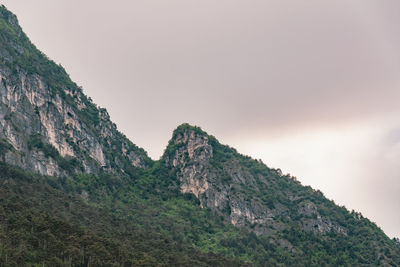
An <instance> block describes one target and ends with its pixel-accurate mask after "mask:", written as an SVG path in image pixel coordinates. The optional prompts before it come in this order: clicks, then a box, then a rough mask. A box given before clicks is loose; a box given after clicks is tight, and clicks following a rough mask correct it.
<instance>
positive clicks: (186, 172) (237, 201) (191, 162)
mask: <svg viewBox="0 0 400 267" xmlns="http://www.w3.org/2000/svg"><path fill="white" fill-rule="evenodd" d="M163 161H164V164H166V165H167V166H169V167H170V168H172V169H174V170H176V176H177V179H178V180H179V184H180V191H181V192H182V193H190V194H193V195H195V196H196V197H197V198H198V199H199V201H200V205H201V206H202V207H208V208H210V209H212V210H214V211H215V212H217V213H218V214H220V215H221V216H223V217H225V219H227V220H228V221H229V222H230V223H232V224H234V225H237V226H241V227H246V228H249V229H251V230H253V231H255V232H256V233H257V234H273V233H275V232H277V231H280V230H282V229H283V228H285V224H284V223H282V220H285V219H291V218H292V217H295V216H296V217H298V218H301V220H298V222H299V225H298V227H299V228H301V229H303V230H305V231H308V232H313V233H316V234H324V233H328V232H330V231H331V230H333V231H336V232H338V233H342V234H346V230H345V229H344V228H343V227H341V226H340V225H338V224H335V223H334V222H332V220H331V219H330V218H329V217H326V216H323V215H321V213H320V212H319V208H318V207H317V205H315V204H314V203H313V202H312V201H310V200H309V199H307V198H304V197H302V196H301V194H299V193H296V190H297V189H298V188H301V187H302V186H301V185H300V184H299V183H298V182H297V181H296V180H295V179H294V178H292V177H290V176H284V175H282V173H281V171H280V170H274V169H271V168H268V167H267V166H266V165H264V164H263V163H262V162H260V161H258V160H254V159H251V158H250V157H247V156H243V155H241V154H239V153H238V152H237V151H236V150H235V149H233V148H230V147H228V146H225V145H222V144H220V143H219V142H218V141H217V140H216V139H215V137H213V136H210V135H208V134H207V133H206V132H204V131H203V130H201V129H200V128H199V127H195V126H191V125H189V124H183V125H181V126H179V127H178V128H177V129H176V130H175V131H174V134H173V137H172V139H171V141H170V143H169V146H168V148H167V149H166V152H165V155H164V157H163ZM282 185H285V186H282ZM278 188H279V189H278ZM313 194H318V193H317V192H313ZM294 203H296V204H294ZM293 205H296V207H297V208H296V209H292V207H293Z"/></svg>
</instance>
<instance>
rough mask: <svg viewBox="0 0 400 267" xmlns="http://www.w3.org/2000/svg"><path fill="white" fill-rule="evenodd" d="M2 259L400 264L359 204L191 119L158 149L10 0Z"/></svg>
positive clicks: (4, 36) (3, 73)
mask: <svg viewBox="0 0 400 267" xmlns="http://www.w3.org/2000/svg"><path fill="white" fill-rule="evenodd" d="M0 77H1V83H0V99H1V100H0V159H1V160H0V266H39V265H40V266H400V245H399V243H398V241H396V240H391V239H390V238H388V237H387V236H386V235H385V234H384V233H383V231H382V230H381V229H380V228H379V227H378V226H376V225H375V224H374V223H372V222H370V221H369V220H368V219H367V218H364V217H363V216H362V215H361V214H360V213H357V212H354V211H352V212H349V211H348V210H346V209H345V208H344V207H339V206H337V205H335V203H334V202H333V201H331V200H328V199H327V198H325V197H324V195H323V194H322V193H321V192H320V191H316V190H313V189H312V188H310V187H305V186H302V185H301V184H300V183H299V182H298V181H297V180H296V179H295V178H294V177H291V176H289V175H283V174H282V172H281V171H280V170H279V169H272V168H269V167H268V166H266V165H265V164H264V163H262V162H261V161H258V160H254V159H252V158H250V157H247V156H244V155H241V154H239V153H238V152H237V151H236V150H235V149H233V148H231V147H229V146H225V145H222V144H221V143H219V142H218V140H217V139H216V138H215V137H213V136H210V135H208V134H207V133H206V132H204V131H203V130H201V129H200V128H199V127H195V126H191V125H188V124H182V125H181V126H179V127H178V128H177V129H176V130H175V131H174V133H173V135H172V138H171V140H170V141H169V143H168V146H167V147H166V149H165V152H164V154H163V156H162V157H161V159H160V160H158V161H153V160H151V159H150V158H149V157H148V156H147V154H146V152H145V151H144V150H143V149H141V148H139V147H137V146H136V145H134V144H133V143H132V142H131V141H130V140H128V139H127V138H126V137H125V136H124V135H123V134H122V133H120V132H119V131H118V130H117V127H116V125H115V124H114V123H112V122H111V121H110V119H109V116H108V114H107V111H106V110H105V109H102V108H99V107H97V106H96V105H95V104H94V103H93V102H92V101H91V100H90V98H88V97H86V96H85V95H84V94H83V91H82V88H80V87H79V86H77V85H76V84H75V83H73V82H72V81H71V80H70V78H69V76H68V75H67V73H66V72H65V70H64V69H63V68H62V67H61V66H59V65H57V64H55V63H54V62H52V61H51V60H50V59H48V58H47V57H46V56H45V55H44V54H42V53H41V52H40V51H39V50H37V49H36V48H35V46H34V45H33V44H32V43H31V42H30V41H29V39H28V38H27V36H26V35H25V34H24V33H23V31H22V29H21V28H20V26H19V25H18V21H17V18H16V16H15V15H13V14H12V13H11V12H9V11H8V10H7V9H6V8H5V7H4V6H2V7H0Z"/></svg>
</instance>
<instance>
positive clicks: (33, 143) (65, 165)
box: [28, 134, 83, 173]
mask: <svg viewBox="0 0 400 267" xmlns="http://www.w3.org/2000/svg"><path fill="white" fill-rule="evenodd" d="M28 148H29V149H30V150H33V149H36V150H40V151H42V152H43V153H44V155H45V157H47V158H52V159H54V160H55V161H56V162H57V163H58V165H59V166H60V168H62V169H63V170H65V171H67V172H68V173H73V172H74V171H76V170H77V169H79V170H82V169H83V166H82V164H81V163H80V161H79V160H78V159H76V158H70V159H66V158H63V157H62V156H61V155H60V153H58V150H57V149H56V148H55V147H54V146H53V145H51V144H49V143H46V142H45V141H44V140H43V137H42V136H41V135H40V134H34V135H31V136H30V137H29V140H28Z"/></svg>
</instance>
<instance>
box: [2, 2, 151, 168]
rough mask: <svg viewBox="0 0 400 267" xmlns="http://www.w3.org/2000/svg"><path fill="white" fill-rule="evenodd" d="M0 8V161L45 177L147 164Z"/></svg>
mask: <svg viewBox="0 0 400 267" xmlns="http://www.w3.org/2000/svg"><path fill="white" fill-rule="evenodd" d="M0 11H1V12H0V16H1V17H2V19H3V20H4V21H5V22H6V24H5V25H2V28H1V29H0V30H1V31H2V32H1V33H2V34H1V37H2V40H1V45H0V46H1V47H0V48H1V49H0V138H1V139H3V141H5V142H8V143H9V144H11V145H12V148H13V149H12V150H9V151H7V152H5V156H4V160H5V161H6V162H7V163H10V164H12V165H16V166H20V167H23V168H25V169H29V170H34V171H36V172H38V173H40V174H45V175H68V174H70V173H74V172H87V173H95V172H99V171H108V172H115V173H120V172H121V171H123V169H124V168H125V169H126V166H125V165H127V164H128V162H129V164H130V165H132V166H134V167H142V168H146V167H148V166H149V165H150V164H151V160H150V159H149V158H148V157H147V154H146V152H145V151H144V150H143V149H140V148H138V147H136V146H135V145H134V144H132V143H131V142H130V141H129V140H128V139H127V138H126V137H125V136H124V135H123V134H121V133H120V132H119V131H118V130H117V128H116V126H115V124H114V123H112V122H111V121H110V118H109V115H108V113H107V111H106V110H105V109H100V108H98V107H97V106H96V105H95V104H93V103H92V101H91V100H90V99H88V98H87V97H86V96H85V95H84V94H83V93H82V90H81V88H79V87H78V86H77V85H76V84H75V83H73V82H72V81H71V80H70V79H69V77H68V75H67V74H66V73H65V71H64V69H63V68H62V67H60V66H57V65H56V64H55V63H54V62H52V61H50V60H49V59H47V58H46V56H44V55H43V54H41V53H40V52H39V51H38V50H37V49H36V48H35V47H34V46H33V45H32V44H31V43H30V41H29V39H28V38H27V37H26V36H25V35H24V33H23V32H22V30H21V28H20V27H19V26H18V21H17V19H16V17H15V16H14V15H13V14H11V13H9V12H8V11H7V10H5V9H4V8H3V9H1V10H0Z"/></svg>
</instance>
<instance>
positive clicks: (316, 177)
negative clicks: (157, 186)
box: [0, 0, 400, 237]
mask: <svg viewBox="0 0 400 267" xmlns="http://www.w3.org/2000/svg"><path fill="white" fill-rule="evenodd" d="M0 3H2V4H4V5H5V6H6V7H7V8H8V9H9V10H11V11H12V12H13V13H14V14H16V15H17V17H18V19H19V22H20V24H21V26H22V28H23V30H24V31H25V32H26V33H27V35H28V36H29V38H30V39H31V40H32V42H33V43H34V44H35V45H36V46H37V47H38V48H39V49H40V50H41V51H43V52H44V53H45V54H46V55H48V56H49V57H50V58H51V59H53V60H54V61H55V62H57V63H60V64H61V65H63V66H64V67H65V68H66V70H67V72H68V73H69V74H70V75H71V78H72V79H73V80H74V81H75V82H77V83H78V85H81V86H82V87H83V89H84V92H85V93H86V94H87V95H88V96H90V97H91V98H92V99H93V100H94V102H95V103H97V104H98V105H100V106H101V107H105V108H107V110H108V112H109V113H110V116H111V118H112V120H113V121H114V122H115V123H116V124H117V126H118V128H119V129H120V130H121V131H122V132H123V133H125V134H126V135H127V136H128V137H129V138H130V139H131V140H132V141H133V142H134V143H135V144H137V145H139V146H141V147H143V148H144V149H145V150H146V151H148V153H149V155H150V156H151V157H152V158H153V159H158V158H159V157H160V155H161V154H162V152H163V150H164V148H165V146H166V144H167V142H168V140H169V138H170V137H171V135H172V131H173V129H174V128H176V127H177V126H178V125H179V124H181V123H183V122H189V123H191V124H194V125H198V126H200V127H202V128H203V129H204V130H205V131H207V132H208V133H210V134H213V135H214V136H216V137H217V138H218V139H219V140H220V141H221V142H222V143H225V144H229V145H230V146H233V147H235V148H237V149H238V150H239V152H241V153H243V154H248V155H250V156H252V157H254V158H260V159H262V160H263V161H264V162H265V163H266V164H267V165H268V166H270V167H274V168H280V169H282V171H283V172H284V173H290V174H291V175H293V176H296V177H297V178H298V180H300V181H301V182H302V183H303V184H305V185H311V186H312V187H313V188H315V189H320V190H321V191H322V192H324V194H325V195H326V196H327V197H328V198H330V199H333V200H334V201H335V202H336V203H338V204H340V205H345V206H346V207H347V208H348V209H349V210H351V209H354V210H358V211H361V212H362V213H363V215H364V216H367V217H368V218H370V219H371V220H372V221H374V222H376V223H377V224H378V226H380V227H381V228H382V229H383V230H384V231H385V232H386V233H387V234H388V235H389V236H390V237H394V236H396V237H400V212H399V208H400V164H399V163H400V119H399V118H400V105H399V104H400V87H399V85H400V50H399V47H400V27H399V25H400V1H398V0H386V1H379V0H375V1H372V0H346V1H338V0H326V1H320V0H308V1H298V0H290V1H289V0H275V1H267V0H263V1H261V0H260V1H256V0H251V1H248V0H247V1H244V0H243V1H237V0H220V1H211V0H202V1H194V0H169V1H162V0H135V1H128V0H114V1H112V2H109V1H107V2H106V1H99V0H97V1H94V0H86V1H77V0H69V1H55V0H35V1H29V0H0Z"/></svg>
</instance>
